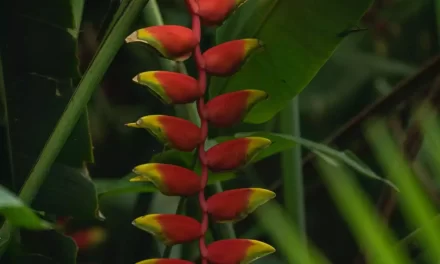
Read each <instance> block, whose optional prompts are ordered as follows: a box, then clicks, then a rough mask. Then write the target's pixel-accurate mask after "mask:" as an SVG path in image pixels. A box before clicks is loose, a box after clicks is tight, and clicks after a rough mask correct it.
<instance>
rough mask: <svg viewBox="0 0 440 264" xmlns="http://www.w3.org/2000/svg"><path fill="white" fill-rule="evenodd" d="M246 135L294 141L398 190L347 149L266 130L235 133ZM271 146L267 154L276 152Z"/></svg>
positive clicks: (280, 143)
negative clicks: (338, 149)
mask: <svg viewBox="0 0 440 264" xmlns="http://www.w3.org/2000/svg"><path fill="white" fill-rule="evenodd" d="M247 136H259V137H265V138H268V139H270V140H272V141H273V142H276V143H278V144H279V145H281V146H285V145H292V144H295V143H297V144H300V145H302V146H304V147H305V148H308V149H309V150H310V151H312V152H314V153H316V154H317V155H318V156H320V157H321V158H323V159H324V160H325V161H326V162H327V163H330V164H331V165H333V166H335V165H338V164H339V163H340V162H342V163H345V164H346V165H348V166H350V167H351V168H352V169H354V170H356V171H357V172H359V173H361V174H362V175H365V176H368V177H370V178H373V179H376V180H379V181H382V182H384V183H386V184H388V185H389V186H391V187H392V188H394V189H395V190H397V191H398V190H399V189H398V188H397V187H396V186H395V185H394V184H393V183H392V182H391V181H389V180H387V179H384V178H382V177H380V176H379V175H377V174H376V173H375V172H374V171H373V170H371V169H370V168H369V167H368V166H367V165H365V164H364V163H363V162H359V161H360V160H359V158H357V157H356V156H355V155H354V154H353V153H351V152H349V151H342V152H341V151H337V150H334V149H332V148H329V147H327V146H325V145H323V144H319V143H315V142H312V141H309V140H306V139H303V138H298V137H293V136H290V135H284V134H276V133H268V132H247V133H238V134H236V135H235V137H247ZM273 145H275V144H273ZM271 147H272V146H270V147H269V148H267V149H266V150H265V151H267V153H268V154H269V153H272V154H274V153H276V151H275V150H271ZM265 156H267V155H264V157H265Z"/></svg>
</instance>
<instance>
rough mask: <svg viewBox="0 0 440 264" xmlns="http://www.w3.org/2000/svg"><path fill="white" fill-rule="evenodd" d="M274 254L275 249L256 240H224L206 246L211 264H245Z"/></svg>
mask: <svg viewBox="0 0 440 264" xmlns="http://www.w3.org/2000/svg"><path fill="white" fill-rule="evenodd" d="M273 252H275V248H273V247H272V246H270V245H268V244H266V243H263V242H261V241H258V240H251V239H225V240H218V241H216V242H213V243H212V244H210V245H209V246H208V260H209V263H211V264H232V263H233V264H247V263H250V262H252V261H254V260H256V259H259V258H261V257H264V256H266V255H269V254H271V253H273Z"/></svg>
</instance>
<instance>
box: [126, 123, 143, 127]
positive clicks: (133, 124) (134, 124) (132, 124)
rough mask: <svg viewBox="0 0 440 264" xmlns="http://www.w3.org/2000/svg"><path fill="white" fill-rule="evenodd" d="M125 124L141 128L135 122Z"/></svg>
mask: <svg viewBox="0 0 440 264" xmlns="http://www.w3.org/2000/svg"><path fill="white" fill-rule="evenodd" d="M125 125H126V126H128V127H134V128H141V127H140V126H138V124H137V123H128V124H125Z"/></svg>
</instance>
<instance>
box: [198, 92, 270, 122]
mask: <svg viewBox="0 0 440 264" xmlns="http://www.w3.org/2000/svg"><path fill="white" fill-rule="evenodd" d="M267 98H268V94H267V93H266V92H264V91H260V90H241V91H236V92H231V93H226V94H222V95H219V96H217V97H214V98H213V99H211V100H210V101H208V103H207V104H206V113H207V118H208V120H209V121H210V122H211V123H212V124H213V125H215V126H217V127H228V126H231V125H234V124H236V123H238V122H240V121H241V120H242V119H243V117H244V116H245V115H246V114H247V113H248V112H249V111H250V110H251V109H252V107H254V106H255V104H257V103H258V102H261V101H262V100H265V99H267Z"/></svg>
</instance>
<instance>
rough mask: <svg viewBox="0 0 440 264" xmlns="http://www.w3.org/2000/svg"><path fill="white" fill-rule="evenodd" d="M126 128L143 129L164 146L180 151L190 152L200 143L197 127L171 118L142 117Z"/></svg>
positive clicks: (160, 116)
mask: <svg viewBox="0 0 440 264" xmlns="http://www.w3.org/2000/svg"><path fill="white" fill-rule="evenodd" d="M126 126H129V127H134V128H144V129H146V130H147V131H148V132H150V134H152V135H153V136H154V137H156V139H157V140H159V141H160V142H161V143H163V144H165V146H168V147H171V148H175V149H178V150H181V151H192V150H194V149H195V148H196V147H197V146H198V145H199V144H200V143H201V142H202V139H201V137H200V129H199V127H197V126H196V125H194V124H193V123H191V122H189V121H187V120H185V119H182V118H177V117H173V116H166V115H149V116H144V117H141V118H139V119H138V121H136V123H128V124H126Z"/></svg>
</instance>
